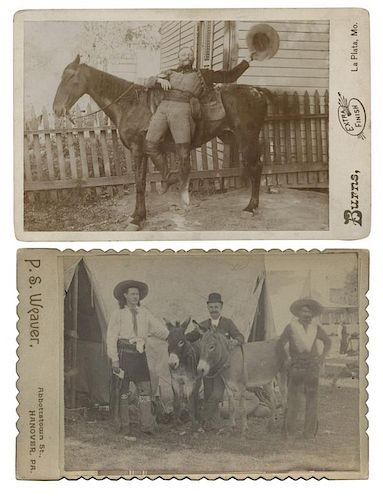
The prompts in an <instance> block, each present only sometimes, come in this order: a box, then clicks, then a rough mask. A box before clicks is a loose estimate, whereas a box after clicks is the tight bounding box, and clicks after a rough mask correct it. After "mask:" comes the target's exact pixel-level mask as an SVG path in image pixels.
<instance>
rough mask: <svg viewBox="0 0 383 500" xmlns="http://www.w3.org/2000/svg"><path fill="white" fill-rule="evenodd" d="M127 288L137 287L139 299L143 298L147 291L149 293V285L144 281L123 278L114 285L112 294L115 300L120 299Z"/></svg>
mask: <svg viewBox="0 0 383 500" xmlns="http://www.w3.org/2000/svg"><path fill="white" fill-rule="evenodd" d="M129 288H137V289H138V293H139V295H140V300H142V299H144V298H145V297H146V296H147V295H148V293H149V287H148V285H147V284H146V283H143V282H142V281H135V280H125V281H121V282H120V283H118V285H116V286H115V287H114V290H113V295H114V296H115V297H116V299H117V300H119V299H121V298H122V296H123V294H124V293H125V292H126V291H127V290H128V289H129Z"/></svg>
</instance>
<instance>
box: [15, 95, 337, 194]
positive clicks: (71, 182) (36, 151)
mask: <svg viewBox="0 0 383 500" xmlns="http://www.w3.org/2000/svg"><path fill="white" fill-rule="evenodd" d="M85 112H86V113H90V112H92V108H91V106H90V104H89V105H88V107H87V109H86V110H85ZM82 114H84V113H82V112H81V110H80V109H79V107H77V108H75V110H74V116H76V120H75V123H76V126H74V125H73V124H71V123H70V122H69V121H68V120H67V119H66V118H64V119H58V118H56V117H54V116H53V115H52V114H48V113H47V110H46V109H45V108H44V109H43V110H42V113H41V114H40V115H36V113H35V112H34V110H33V109H32V112H31V116H30V117H29V118H28V120H25V130H24V190H25V192H26V193H27V196H28V199H29V200H30V201H34V200H36V199H39V200H40V201H47V200H52V201H55V200H57V199H58V198H61V197H62V195H63V192H64V191H65V192H68V190H75V191H76V192H79V190H80V191H81V193H82V194H83V193H86V194H89V195H93V194H96V195H100V194H105V195H113V194H114V193H122V192H123V190H124V187H125V188H126V187H129V186H130V187H134V183H135V181H134V172H133V170H132V163H131V158H130V152H129V151H128V150H127V149H126V148H124V147H123V145H122V143H121V141H120V140H119V139H118V135H117V130H116V128H115V127H114V126H113V125H112V124H111V123H110V121H109V120H108V118H107V117H106V116H105V115H104V114H103V113H98V114H96V115H93V116H89V117H83V118H82V117H81V115H82ZM261 141H262V143H263V144H264V155H263V165H264V166H263V176H262V184H264V185H270V186H271V185H284V186H287V187H292V188H315V189H317V188H328V93H327V92H326V93H325V94H324V95H323V96H319V93H318V92H317V91H316V92H315V94H314V95H311V96H309V94H308V93H307V92H306V93H305V94H304V95H303V96H302V95H298V94H297V93H295V94H293V95H287V94H286V93H285V94H282V95H277V94H275V98H274V101H273V103H271V104H270V105H269V108H268V115H267V119H266V121H265V124H264V127H263V129H262V132H261ZM169 161H170V162H171V163H175V162H176V159H175V156H174V154H170V155H169ZM191 162H192V174H191V186H192V189H193V190H200V189H205V188H208V189H209V190H213V191H214V190H222V189H228V188H235V187H239V186H241V185H242V182H243V179H242V174H243V169H242V167H241V158H240V156H239V154H238V152H237V151H236V150H235V148H233V147H230V145H227V144H225V145H224V144H222V142H221V141H220V140H218V139H213V140H212V141H211V142H210V143H208V144H207V145H204V146H202V147H201V148H199V149H198V150H194V151H192V154H191ZM149 163H150V162H149ZM173 166H174V165H173ZM147 179H148V180H147V183H148V186H147V188H148V189H150V190H152V191H156V190H157V189H158V187H159V185H160V183H161V176H160V174H159V173H158V172H156V171H155V170H154V168H153V165H152V164H151V163H150V164H149V172H148V176H147ZM69 192H71V191H69Z"/></svg>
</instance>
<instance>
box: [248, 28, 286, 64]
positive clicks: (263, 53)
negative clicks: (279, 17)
mask: <svg viewBox="0 0 383 500" xmlns="http://www.w3.org/2000/svg"><path fill="white" fill-rule="evenodd" d="M246 45H247V47H248V49H249V51H250V54H253V59H255V60H256V61H264V60H265V59H271V58H272V57H274V56H275V54H276V53H277V52H278V49H279V35H278V33H277V31H276V30H275V29H274V28H272V27H271V26H269V25H268V24H255V25H254V26H252V27H251V28H250V29H249V31H248V32H247V35H246Z"/></svg>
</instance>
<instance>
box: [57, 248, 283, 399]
mask: <svg viewBox="0 0 383 500" xmlns="http://www.w3.org/2000/svg"><path fill="white" fill-rule="evenodd" d="M185 259H188V260H187V261H185ZM63 268H64V288H65V300H64V306H65V307H64V311H65V321H64V330H65V331H64V340H65V341H64V346H65V355H64V358H65V359H64V366H65V374H66V377H65V389H66V390H65V405H66V407H75V406H76V405H77V404H78V395H79V394H80V393H81V394H87V396H88V398H89V401H90V402H91V403H99V404H107V403H108V402H109V383H110V362H109V359H108V356H107V353H106V342H105V340H106V331H107V325H108V321H109V318H110V315H111V313H112V312H113V310H114V309H116V308H117V307H118V304H117V302H116V300H115V298H114V297H113V288H114V286H115V285H116V284H117V283H118V282H119V281H121V280H123V279H137V280H141V281H144V282H146V283H147V284H148V285H149V294H148V296H147V297H146V299H145V300H144V301H143V304H142V306H141V307H147V308H148V309H149V310H150V311H151V312H152V313H153V314H155V315H156V316H157V317H158V318H164V317H165V318H167V319H169V320H171V321H175V320H179V321H183V320H184V319H185V318H187V317H189V316H191V317H192V318H193V319H196V320H197V321H202V320H203V319H206V317H207V311H206V298H207V296H208V294H209V293H210V292H212V291H217V292H219V293H221V294H222V297H223V300H224V311H223V314H224V315H227V316H229V317H231V318H232V319H233V321H234V322H235V323H236V325H237V326H238V328H239V329H240V331H241V332H243V334H244V335H245V337H246V338H249V341H254V340H262V339H264V338H270V337H272V336H274V335H275V328H274V324H273V314H272V310H271V304H270V301H269V300H268V296H267V289H266V274H265V266H264V257H263V256H261V255H259V256H252V258H249V256H247V255H244V256H243V257H242V256H238V255H237V256H235V258H230V257H229V258H228V256H227V255H226V256H222V257H221V256H217V255H214V256H213V255H211V256H209V255H204V256H199V255H195V256H192V257H190V256H186V255H184V254H182V255H171V256H170V255H157V256H148V255H145V256H139V255H134V256H133V255H130V256H129V255H126V256H123V255H103V256H85V257H63ZM190 328H192V326H190V327H189V329H190ZM147 356H148V362H149V368H150V371H151V375H152V385H153V389H154V390H157V391H159V393H160V396H161V398H162V400H163V401H164V402H165V404H166V403H169V402H170V401H171V400H172V391H171V386H170V374H169V370H168V364H167V358H168V355H167V343H166V342H164V341H161V340H159V339H156V338H150V339H149V341H148V344H147Z"/></svg>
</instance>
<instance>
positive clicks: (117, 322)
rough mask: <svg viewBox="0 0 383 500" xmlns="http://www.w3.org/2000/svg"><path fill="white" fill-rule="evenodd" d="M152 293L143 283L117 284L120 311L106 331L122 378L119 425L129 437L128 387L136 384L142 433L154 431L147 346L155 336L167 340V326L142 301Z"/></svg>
mask: <svg viewBox="0 0 383 500" xmlns="http://www.w3.org/2000/svg"><path fill="white" fill-rule="evenodd" d="M148 292H149V288H148V285H147V284H146V283H142V282H140V281H134V280H126V281H122V282H121V283H118V285H117V286H116V287H115V288H114V291H113V295H114V297H115V298H116V300H117V301H118V304H119V309H117V310H115V311H114V312H113V314H112V316H111V318H110V321H109V325H108V331H107V351H108V355H109V357H110V359H111V361H112V369H113V372H114V374H115V375H117V376H120V377H121V378H122V382H121V388H120V394H119V395H120V400H119V415H118V417H119V418H118V423H119V427H120V430H121V431H122V432H123V433H126V434H128V433H129V431H130V418H129V385H130V382H133V383H134V384H135V386H136V389H137V393H138V411H139V416H140V423H141V430H142V431H143V432H145V433H148V434H151V433H153V431H154V430H155V418H154V415H153V411H152V389H151V384H150V373H149V367H148V362H147V358H146V353H145V343H146V340H147V338H148V337H149V336H151V335H153V336H156V337H158V338H160V339H163V340H166V339H167V336H168V334H169V332H168V329H167V328H166V326H165V325H164V324H163V323H162V322H161V321H159V320H158V319H157V318H155V317H154V316H153V314H152V313H151V312H150V311H149V310H148V309H147V308H145V307H144V306H141V301H142V300H143V299H144V298H145V297H146V296H147V294H148Z"/></svg>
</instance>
